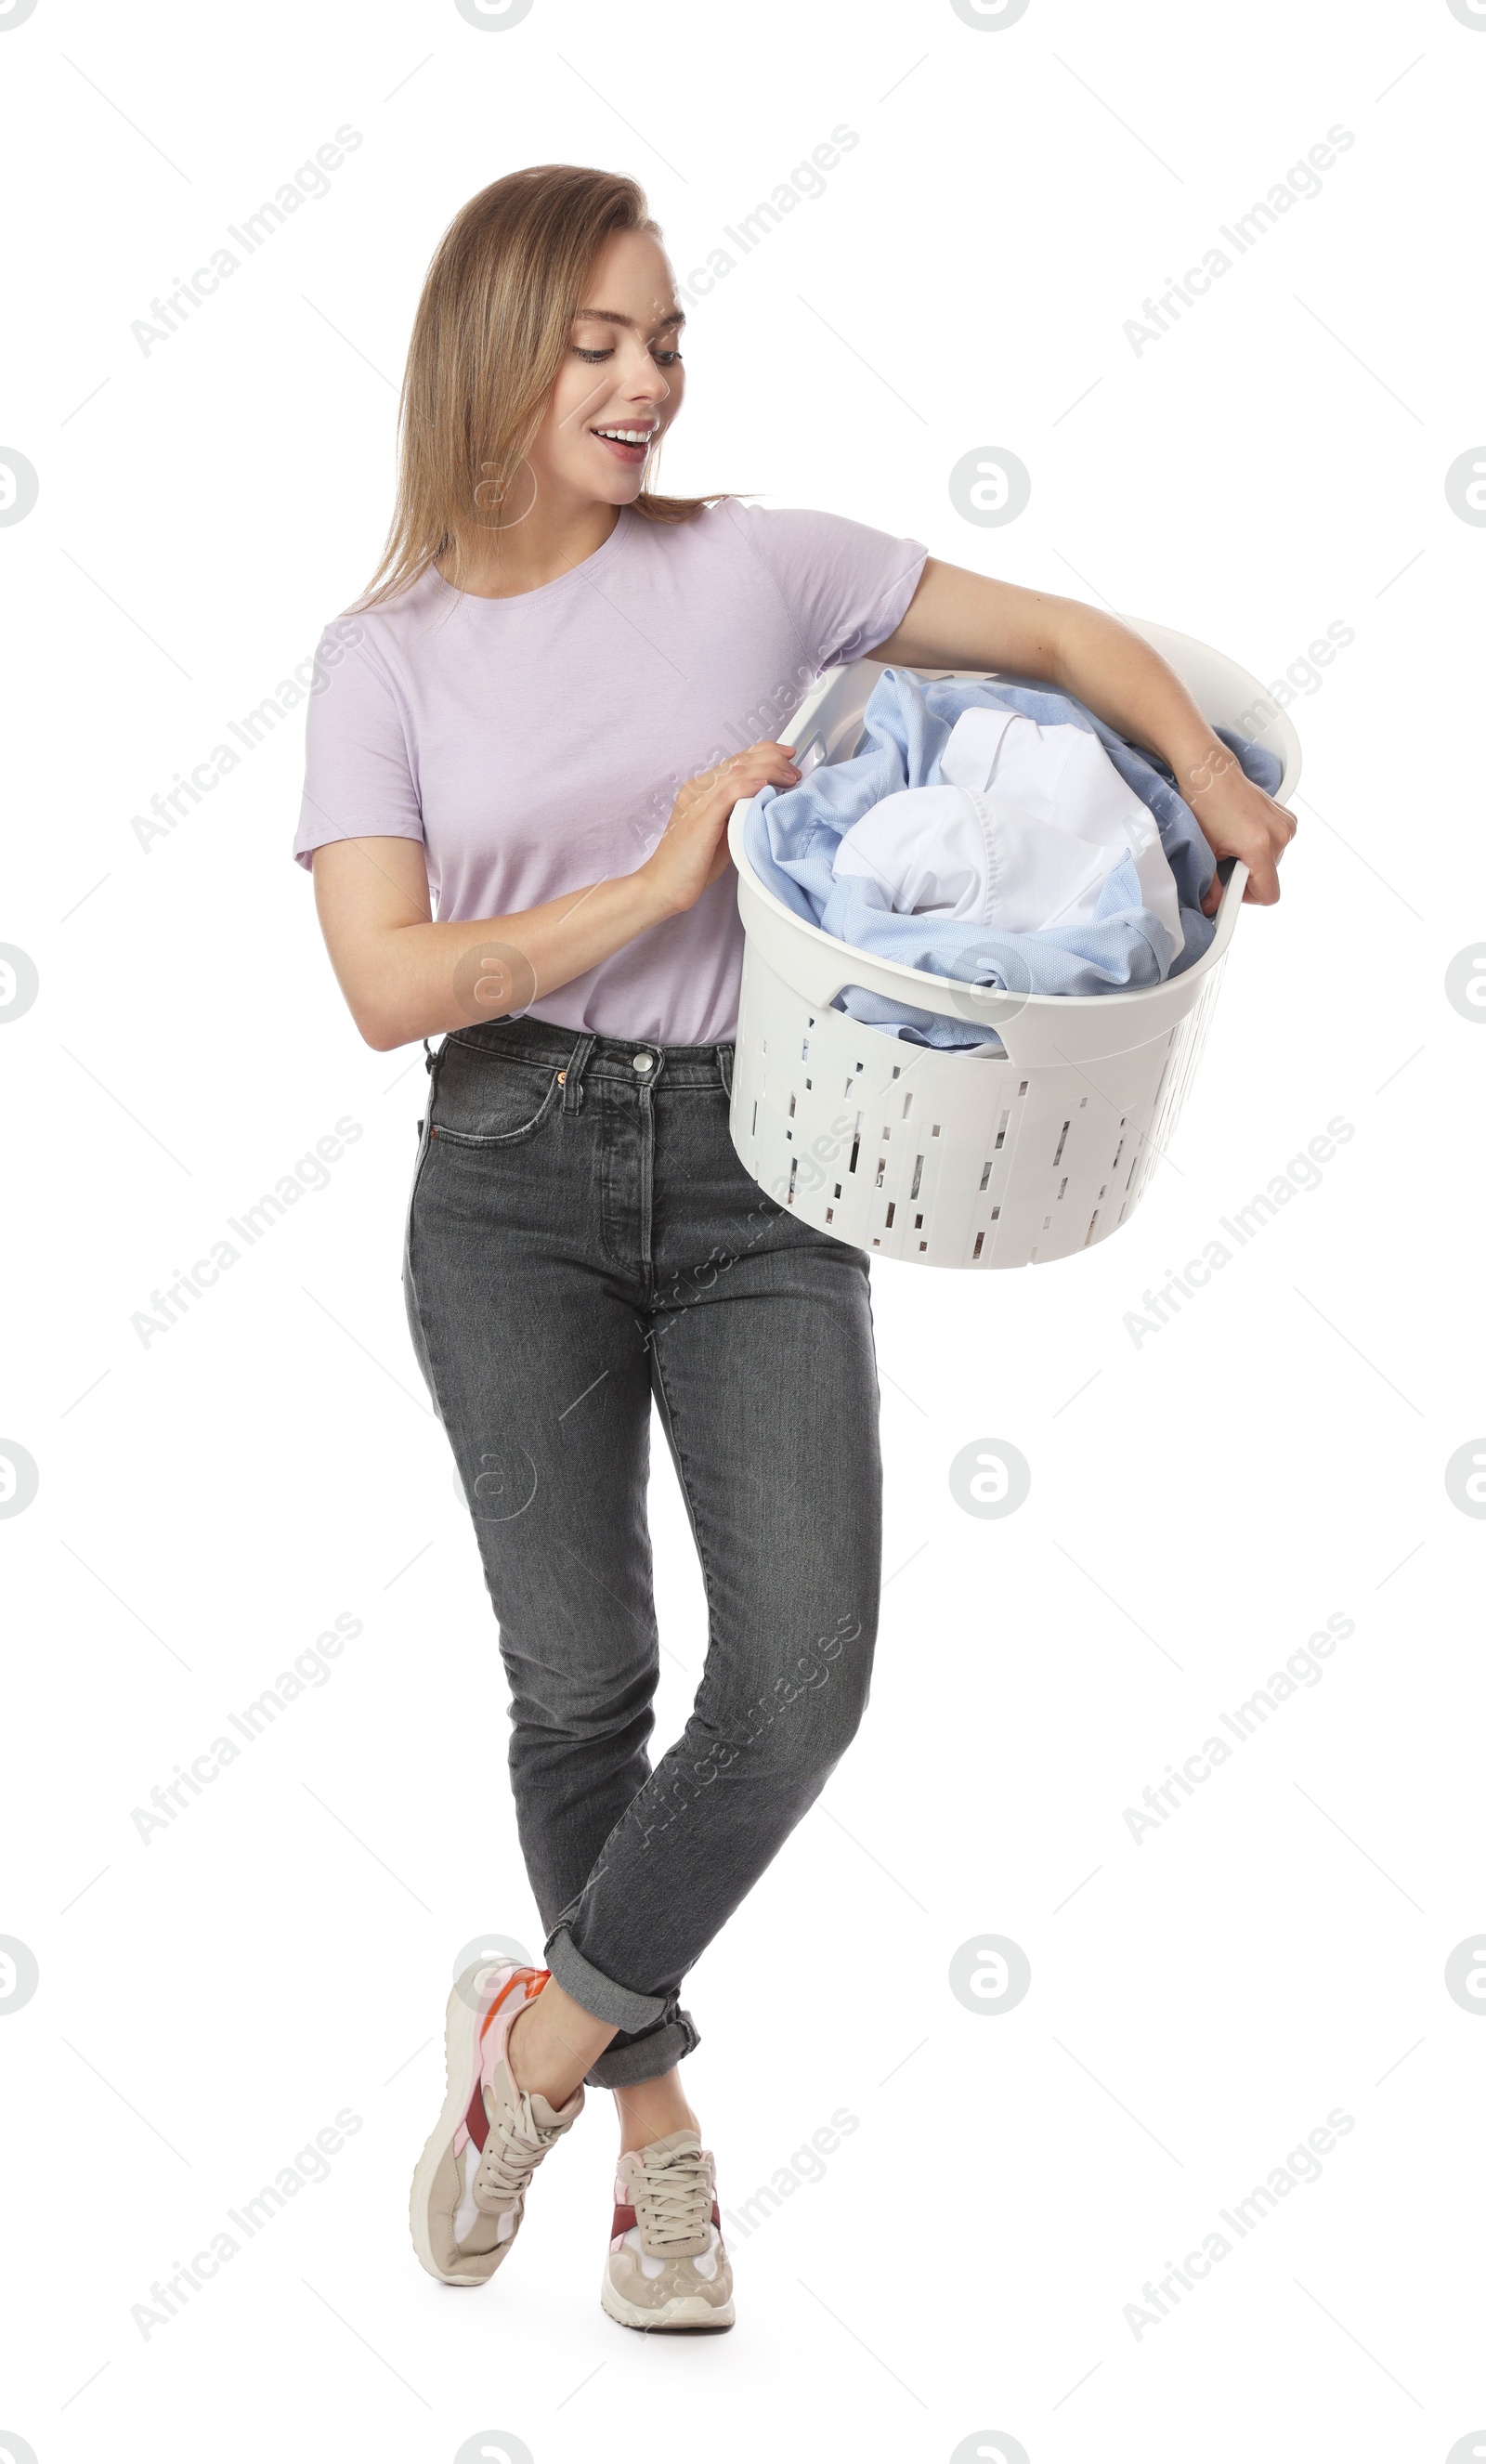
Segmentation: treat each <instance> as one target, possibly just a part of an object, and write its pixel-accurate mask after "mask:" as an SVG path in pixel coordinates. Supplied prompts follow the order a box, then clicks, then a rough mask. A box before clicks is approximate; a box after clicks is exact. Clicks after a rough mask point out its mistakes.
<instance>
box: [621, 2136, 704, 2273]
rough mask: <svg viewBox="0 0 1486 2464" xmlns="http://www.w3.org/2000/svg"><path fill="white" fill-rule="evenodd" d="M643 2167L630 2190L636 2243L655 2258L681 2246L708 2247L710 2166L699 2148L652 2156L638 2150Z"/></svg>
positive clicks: (649, 2150)
mask: <svg viewBox="0 0 1486 2464" xmlns="http://www.w3.org/2000/svg"><path fill="white" fill-rule="evenodd" d="M640 2162H641V2165H642V2167H643V2168H644V2169H643V2173H642V2177H641V2179H640V2180H639V2181H638V2182H637V2183H636V2184H635V2186H634V2187H635V2209H636V2213H637V2215H638V2217H639V2222H640V2229H641V2239H642V2240H643V2242H644V2244H645V2248H646V2249H647V2250H648V2251H650V2253H651V2255H653V2256H655V2257H657V2258H659V2257H662V2256H664V2255H665V2254H666V2252H667V2251H668V2250H673V2249H674V2248H675V2245H676V2244H677V2243H678V2242H687V2243H689V2244H691V2245H692V2247H693V2248H694V2249H696V2250H698V2251H702V2250H705V2249H706V2248H707V2243H708V2228H709V2226H710V2223H711V2220H712V2160H711V2157H710V2154H709V2153H708V2150H707V2149H706V2148H705V2147H676V2148H671V2149H669V2150H667V2151H665V2152H663V2153H657V2151H656V2150H655V2149H654V2148H653V2147H645V2148H642V2149H641V2150H640Z"/></svg>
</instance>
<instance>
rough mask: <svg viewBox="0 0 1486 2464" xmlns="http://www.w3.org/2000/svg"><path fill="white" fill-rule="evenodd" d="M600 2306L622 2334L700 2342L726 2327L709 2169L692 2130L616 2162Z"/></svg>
mask: <svg viewBox="0 0 1486 2464" xmlns="http://www.w3.org/2000/svg"><path fill="white" fill-rule="evenodd" d="M599 2298H600V2299H601V2302H602V2303H603V2306H604V2308H605V2310H607V2312H608V2314H609V2317H610V2318H611V2319H617V2320H618V2321H619V2323H620V2325H621V2326H622V2327H641V2328H664V2329H667V2330H669V2331H670V2332H671V2333H673V2334H674V2333H678V2332H679V2333H683V2334H685V2333H688V2332H689V2333H691V2334H693V2335H696V2334H704V2335H705V2334H706V2333H707V2332H708V2331H709V2330H715V2329H718V2328H722V2327H731V2326H732V2322H733V2318H734V2315H735V2314H734V2311H733V2307H732V2268H731V2266H730V2265H729V2263H728V2254H727V2252H726V2250H725V2249H724V2248H723V2240H722V2232H721V2228H720V2219H719V2217H718V2213H717V2197H716V2181H715V2168H714V2166H713V2163H712V2158H711V2156H710V2153H709V2151H708V2149H707V2148H705V2147H704V2146H703V2145H702V2144H701V2141H700V2140H699V2139H698V2137H697V2135H696V2132H695V2131H694V2130H673V2131H672V2132H671V2133H670V2135H669V2137H668V2138H667V2139H657V2140H655V2141H653V2142H652V2144H651V2145H649V2146H648V2147H639V2148H635V2149H633V2150H632V2151H631V2152H630V2153H629V2154H628V2155H627V2156H622V2157H621V2158H620V2160H619V2167H618V2170H617V2172H616V2174H615V2180H614V2227H613V2233H612V2236H611V2238H610V2242H609V2257H608V2264H607V2266H606V2267H605V2269H604V2272H603V2284H602V2287H601V2292H600V2296H599Z"/></svg>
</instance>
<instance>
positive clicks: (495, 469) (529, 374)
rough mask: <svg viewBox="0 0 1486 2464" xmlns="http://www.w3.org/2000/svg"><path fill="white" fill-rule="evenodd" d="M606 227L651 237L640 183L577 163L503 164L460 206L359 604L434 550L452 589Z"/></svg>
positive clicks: (428, 285)
mask: <svg viewBox="0 0 1486 2464" xmlns="http://www.w3.org/2000/svg"><path fill="white" fill-rule="evenodd" d="M611 231H648V232H650V233H651V234H652V235H653V236H654V237H655V238H657V239H658V238H659V237H660V231H659V229H658V227H657V225H656V224H655V223H654V222H652V221H651V219H650V216H649V212H648V209H647V208H646V205H645V193H644V191H643V189H642V188H641V187H640V186H639V183H638V182H637V181H634V180H626V179H624V178H623V177H622V176H621V175H620V174H619V173H617V172H613V171H590V170H585V169H583V168H581V167H580V166H579V165H576V164H572V163H545V164H540V165H534V166H533V167H532V168H530V169H527V170H522V171H512V172H509V173H508V174H507V176H506V178H505V179H503V180H496V181H494V182H492V185H491V187H488V188H482V189H481V190H480V193H479V195H478V196H475V197H471V198H470V202H469V204H468V205H467V206H462V207H461V208H460V210H459V212H458V213H457V214H456V215H455V216H454V219H453V221H452V222H451V223H450V224H449V227H448V231H446V232H445V234H444V236H443V238H442V239H441V240H440V242H439V245H438V247H437V249H436V250H435V252H434V255H433V260H432V263H431V264H430V265H429V268H428V272H427V275H426V279H425V282H424V287H423V296H422V297H421V298H420V300H419V302H418V314H417V316H416V318H415V319H414V320H413V332H412V340H411V341H410V342H409V344H408V351H407V365H406V369H405V371H404V378H403V393H402V400H401V404H400V407H399V418H398V433H399V471H398V488H397V502H396V506H395V509H394V512H393V517H392V523H391V527H390V529H389V531H388V533H387V543H386V547H385V549H384V551H383V553H382V562H381V563H380V564H379V565H378V567H377V570H376V572H375V573H374V574H373V576H372V579H371V581H370V583H368V584H367V587H366V590H365V593H364V594H363V596H362V597H361V599H360V600H359V601H358V602H357V605H358V607H373V606H376V605H379V604H380V603H381V602H382V601H383V600H386V599H390V598H392V597H393V596H394V595H395V594H396V593H398V592H400V591H403V590H406V589H408V588H410V587H411V585H412V584H413V583H415V582H418V581H419V580H421V578H422V577H423V575H424V574H426V572H427V570H428V567H429V565H430V564H432V563H433V562H434V561H435V560H436V559H437V560H438V561H439V563H440V566H441V569H443V570H444V571H445V572H446V578H447V579H448V581H450V582H452V583H454V585H455V587H456V588H457V587H459V586H460V584H461V582H462V580H463V577H464V576H465V575H466V574H467V573H468V572H469V570H470V565H471V563H472V561H473V559H472V553H471V552H472V550H473V547H474V545H475V543H476V541H480V540H485V539H489V537H490V533H491V530H492V528H493V527H496V526H498V518H499V511H500V507H501V506H502V505H503V504H504V503H505V502H506V501H507V500H508V498H509V497H510V496H511V494H512V491H513V489H514V486H515V484H516V482H517V480H518V476H519V473H520V472H521V467H522V463H523V460H524V458H525V456H526V454H527V452H528V451H530V449H531V446H532V443H533V440H534V438H535V434H536V430H537V429H538V428H539V427H540V425H541V421H542V416H543V413H544V411H545V409H546V406H547V400H548V397H549V395H550V394H551V391H552V388H553V385H555V384H556V382H557V374H558V371H559V369H560V368H561V365H562V359H563V353H564V351H565V350H566V348H567V344H568V340H569V332H570V328H571V325H572V321H573V318H574V316H575V314H576V312H577V311H578V309H579V307H580V306H581V305H582V298H583V286H584V284H585V283H586V282H587V280H588V276H589V273H590V270H591V268H592V266H593V261H594V258H595V256H596V255H597V253H598V251H599V249H600V246H601V243H602V242H603V240H604V239H606V238H607V236H608V235H609V233H610V232H611ZM654 467H655V466H654V461H653V458H652V461H651V463H650V466H649V469H650V470H651V471H653V469H654ZM647 475H648V474H647ZM721 494H722V492H721V491H718V493H717V495H710V496H662V495H656V494H655V493H654V492H653V490H651V489H648V488H644V489H642V490H641V492H640V495H638V496H637V497H636V498H635V499H634V510H635V512H636V513H637V514H640V515H643V516H644V517H645V520H646V521H651V522H686V521H689V520H691V518H692V517H693V516H694V515H696V514H699V513H701V512H702V510H703V508H704V507H705V506H707V505H711V504H716V503H717V502H718V501H719V499H720V496H721ZM492 517H494V518H493V519H492Z"/></svg>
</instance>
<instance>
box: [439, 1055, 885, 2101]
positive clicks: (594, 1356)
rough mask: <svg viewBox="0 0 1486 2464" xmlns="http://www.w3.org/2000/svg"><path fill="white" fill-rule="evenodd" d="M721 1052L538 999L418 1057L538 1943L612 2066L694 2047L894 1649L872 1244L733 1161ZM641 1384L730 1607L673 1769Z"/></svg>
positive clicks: (452, 1390)
mask: <svg viewBox="0 0 1486 2464" xmlns="http://www.w3.org/2000/svg"><path fill="white" fill-rule="evenodd" d="M428 1068H429V1070H430V1072H431V1084H430V1087H429V1092H428V1112H427V1119H426V1123H425V1125H424V1126H423V1130H422V1141H421V1144H420V1147H419V1153H418V1164H417V1170H416V1172H415V1175H414V1179H413V1190H412V1197H411V1199H410V1202H409V1205H408V1213H407V1234H406V1243H405V1250H404V1289H405V1292H406V1297H407V1309H408V1322H409V1326H410V1328H411V1331H412V1337H413V1343H414V1348H415V1350H416V1352H417V1353H418V1358H419V1363H420V1366H421V1367H422V1370H423V1373H424V1375H425V1377H426V1380H427V1384H428V1390H429V1393H430V1395H431V1396H432V1397H433V1402H434V1408H435V1410H436V1411H437V1412H438V1414H439V1417H440V1419H442V1421H443V1423H444V1426H445V1429H446V1431H447V1432H448V1439H449V1442H450V1444H451V1445H452V1448H453V1451H454V1458H455V1461H456V1463H457V1464H458V1466H459V1472H460V1477H461V1480H462V1482H463V1484H464V1488H465V1493H466V1496H467V1498H468V1499H469V1502H470V1511H471V1514H472V1517H473V1521H474V1529H475V1533H476V1536H477V1538H478V1541H479V1546H480V1553H481V1557H482V1559H483V1562H484V1568H485V1579H486V1584H487V1588H488V1590H489V1592H490V1595H491V1599H492V1603H493V1606H494V1610H495V1615H496V1617H497V1619H498V1623H499V1634H500V1648H501V1654H502V1658H503V1660H504V1661H505V1666H506V1673H507V1676H508V1677H509V1679H510V1684H511V1696H512V1707H511V1720H512V1733H511V1747H510V1767H511V1779H512V1787H513V1791H514V1797H515V1806H516V1819H517V1826H518V1831H519V1836H520V1840H521V1849H522V1854H523V1856H524V1858H525V1860H526V1867H527V1873H528V1876H529V1878H530V1881H531V1885H532V1890H533V1893H534V1895H535V1900H536V1904H537V1907H538V1909H539V1910H540V1913H541V1920H542V1924H543V1925H544V1927H545V1928H546V1935H547V1940H546V1950H545V1954H544V1955H545V1958H546V1961H547V1964H548V1966H549V1967H550V1968H551V1969H552V1972H553V1974H554V1975H555V1976H556V1977H557V1981H558V1983H559V1984H560V1985H562V1986H563V1987H564V1988H565V1989H566V1991H568V1992H570V1993H571V1994H572V1995H573V1996H574V1998H575V2000H577V2001H578V2002H580V2003H581V2004H582V2005H583V2007H584V2009H585V2010H588V2011H591V2012H592V2013H594V2016H595V2017H596V2018H599V2019H603V2020H606V2021H608V2022H609V2023H610V2024H611V2025H612V2026H614V2027H616V2028H617V2029H618V2030H619V2032H620V2033H619V2034H618V2035H616V2037H615V2038H614V2040H613V2042H612V2044H610V2045H609V2046H608V2048H607V2049H606V2050H605V2052H604V2053H603V2054H602V2055H601V2057H600V2058H599V2060H598V2061H597V2062H596V2063H595V2065H594V2067H593V2069H592V2071H591V2072H590V2073H589V2078H590V2079H591V2080H592V2081H593V2082H594V2083H595V2084H597V2085H599V2086H602V2087H616V2086H623V2085H624V2084H625V2083H626V2082H628V2081H632V2080H637V2079H654V2078H657V2077H659V2076H660V2075H661V2074H662V2073H663V2072H665V2071H667V2070H669V2069H670V2068H671V2067H672V2066H673V2065H674V2064H675V2063H676V2062H677V2061H679V2060H680V2059H681V2057H682V2056H683V2055H684V2054H687V2053H689V2051H690V2050H691V2048H692V2046H693V2045H694V2044H696V2042H697V2031H696V2029H695V2027H694V2026H693V2024H692V2021H691V2018H690V2015H689V2013H688V2012H686V2011H684V2010H682V2009H681V2007H680V2002H679V1995H680V1991H681V1986H682V1981H683V1979H684V1978H685V1976H686V1974H687V1971H688V1969H689V1968H690V1967H691V1966H692V1964H693V1962H694V1961H695V1960H696V1959H697V1958H698V1957H699V1956H700V1954H701V1952H702V1951H703V1950H704V1949H705V1948H706V1947H707V1945H708V1944H709V1943H710V1941H711V1940H712V1938H713V1936H714V1935H715V1934H716V1933H717V1931H718V1929H719V1928H720V1926H722V1925H724V1924H725V1923H726V1921H727V1919H728V1917H729V1916H730V1915H731V1914H732V1910H733V1909H734V1908H735V1907H736V1906H737V1905H738V1903H739V1902H740V1901H741V1900H742V1899H743V1898H744V1896H745V1894H746V1893H747V1892H748V1891H749V1890H750V1889H751V1887H752V1885H753V1884H754V1882H755V1881H757V1879H758V1877H759V1875H760V1874H761V1873H762V1872H763V1870H764V1868H765V1866H766V1865H767V1864H768V1863H769V1862H770V1860H771V1859H772V1858H773V1857H774V1856H775V1855H776V1852H777V1850H778V1849H779V1848H780V1847H781V1846H782V1845H783V1842H784V1841H785V1839H786V1838H787V1837H789V1834H790V1832H791V1831H792V1830H793V1829H794V1827H795V1825H796V1823H797V1822H798V1820H799V1819H800V1817H801V1815H803V1814H805V1813H806V1812H807V1811H808V1809H809V1808H810V1806H811V1805H812V1804H813V1803H814V1801H815V1799H816V1797H817V1796H818V1795H819V1792H820V1790H821V1789H822V1787H823V1786H824V1784H825V1782H826V1780H827V1778H828V1777H829V1776H830V1773H831V1771H833V1769H834V1768H835V1766H836V1764H837V1762H838V1761H839V1759H840V1757H841V1754H842V1752H843V1751H844V1750H845V1748H846V1747H847V1745H848V1744H849V1743H850V1741H851V1739H852V1737H853V1735H854V1734H855V1732H856V1728H857V1725H858V1722H859V1721H860V1719H861V1716H862V1712H863V1707H864V1705H865V1703H866V1697H867V1683H868V1676H869V1672H870V1668H871V1661H872V1647H873V1642H874V1639H875V1637H876V1628H877V1605H878V1588H879V1581H880V1575H881V1559H882V1507H881V1489H882V1475H881V1464H880V1459H879V1452H878V1434H877V1418H878V1399H879V1398H878V1388H877V1373H876V1366H875V1361H874V1355H873V1343H872V1313H871V1302H870V1297H869V1291H868V1267H867V1260H866V1257H865V1256H864V1255H863V1252H862V1251H861V1250H860V1249H856V1248H852V1247H850V1246H848V1245H846V1244H845V1243H841V1242H838V1241H833V1240H831V1239H830V1238H829V1237H828V1236H826V1235H825V1234H822V1233H819V1232H816V1231H813V1230H811V1229H810V1228H809V1227H808V1226H807V1225H805V1224H803V1223H801V1222H799V1221H798V1220H797V1219H796V1218H795V1217H794V1216H792V1215H789V1214H787V1213H786V1212H785V1211H784V1210H783V1209H782V1208H781V1207H779V1206H778V1205H776V1203H775V1201H774V1199H771V1198H768V1197H766V1196H765V1194H764V1192H763V1191H762V1190H761V1189H760V1188H759V1187H758V1186H757V1184H756V1183H755V1182H754V1180H752V1179H751V1178H750V1177H749V1175H748V1174H747V1173H746V1172H745V1171H744V1169H743V1166H742V1164H741V1163H740V1162H739V1160H738V1157H737V1155H736V1153H735V1152H734V1149H733V1146H732V1139H731V1137H730V1136H729V1133H728V1107H729V1090H730V1086H731V1073H732V1045H727V1044H722V1045H662V1044H648V1045H647V1044H632V1043H627V1042H624V1041H622V1040H619V1039H616V1038H612V1037H608V1036H597V1037H596V1036H592V1035H587V1034H578V1033H576V1032H574V1031H573V1030H572V1029H570V1028H566V1027H558V1026H550V1025H547V1024H545V1023H542V1022H541V1021H539V1020H533V1019H512V1020H499V1021H496V1022H493V1023H489V1024H484V1025H479V1026H473V1027H470V1028H460V1029H458V1030H456V1031H455V1032H454V1033H453V1034H451V1035H449V1036H448V1037H447V1038H446V1039H445V1041H444V1043H443V1044H442V1045H440V1047H439V1049H438V1051H437V1052H436V1053H432V1052H430V1054H429V1058H428ZM652 1396H653V1397H654V1398H655V1402H656V1405H657V1406H658V1408H659V1412H660V1417H661V1422H662V1426H663V1427H664V1429H665V1432H666V1436H667V1442H668V1444H669V1447H670V1453H671V1458H672V1461H673V1462H674V1463H675V1466H676V1472H677V1477H678V1479H679V1481H680V1484H681V1488H682V1491H683V1494H684V1496H685V1499H686V1503H687V1510H688V1515H689V1517H690V1522H691V1530H692V1535H693V1537H694V1539H695V1542H696V1548H697V1553H698V1556H699V1557H700V1560H701V1567H702V1575H703V1580H704V1583H705V1587H706V1594H707V1604H708V1616H709V1640H708V1649H707V1659H706V1663H705V1666H704V1668H703V1671H702V1678H701V1683H700V1684H699V1686H698V1688H697V1694H696V1701H695V1704H694V1705H693V1708H692V1711H691V1715H690V1717H689V1719H688V1722H687V1725H686V1727H685V1729H684V1730H683V1732H682V1734H681V1736H680V1737H678V1739H677V1740H676V1742H675V1744H674V1745H673V1746H671V1747H670V1748H669V1749H667V1752H666V1753H665V1754H664V1755H663V1756H662V1757H661V1759H660V1761H659V1762H658V1763H656V1764H655V1765H654V1766H653V1768H652V1765H651V1762H650V1757H649V1753H648V1750H647V1747H648V1741H649V1738H650V1734H651V1730H652V1727H653V1726H654V1714H653V1711H652V1707H651V1705H652V1702H653V1698H654V1694H655V1687H656V1681H657V1678H658V1676H659V1673H660V1643H659V1638H658V1635H657V1631H656V1619H655V1601H654V1595H653V1590H652V1584H651V1557H650V1535H649V1528H648V1524H647V1520H646V1512H645V1492H646V1485H647V1480H648V1471H649V1445H650V1413H651V1397H652ZM470 1743H472V1747H473V1760H474V1762H475V1767H476V1768H477V1769H478V1764H479V1756H478V1735H477V1734H476V1737H475V1738H474V1739H473V1740H472V1741H470ZM470 1743H467V1745H466V1746H464V1747H461V1748H460V1749H458V1754H457V1768H458V1769H459V1770H460V1771H463V1772H464V1773H465V1776H466V1784H467V1783H468V1775H469V1770H470V1759H471V1752H470Z"/></svg>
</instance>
